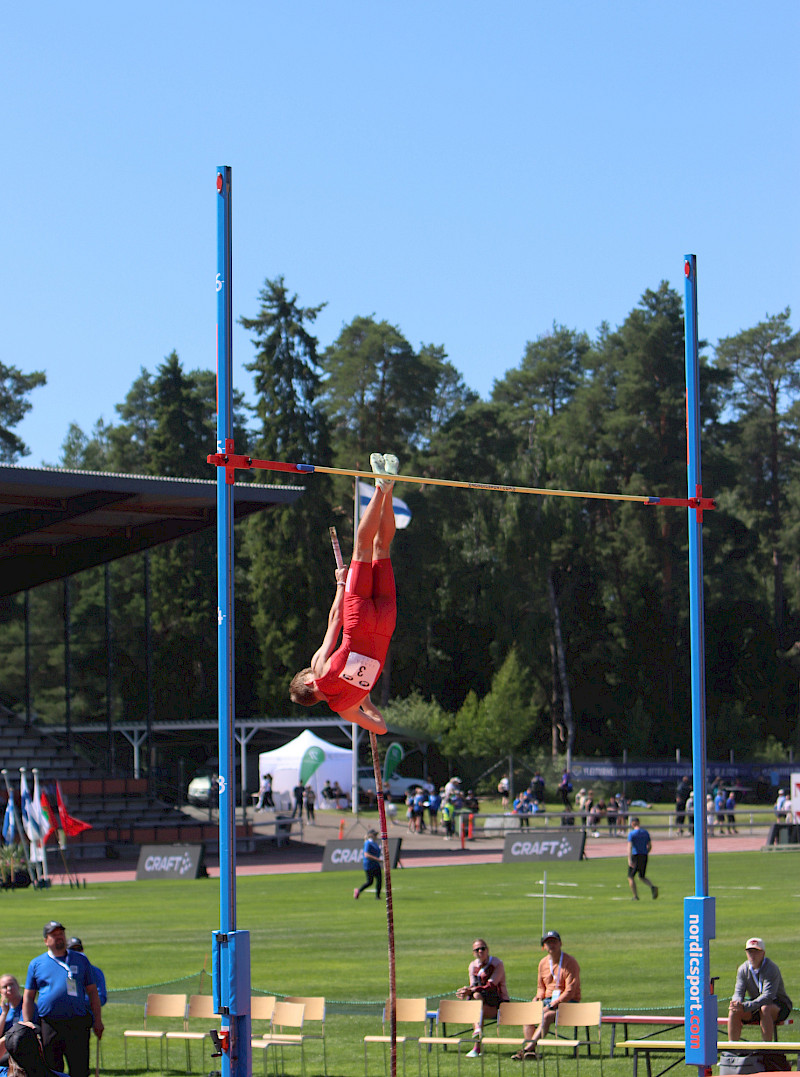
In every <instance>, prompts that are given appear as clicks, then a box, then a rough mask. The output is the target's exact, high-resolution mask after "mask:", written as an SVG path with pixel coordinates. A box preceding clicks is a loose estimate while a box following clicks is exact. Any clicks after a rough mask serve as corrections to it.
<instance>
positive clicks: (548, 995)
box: [511, 931, 581, 1061]
mask: <svg viewBox="0 0 800 1077" xmlns="http://www.w3.org/2000/svg"><path fill="white" fill-rule="evenodd" d="M542 947H543V948H544V949H545V950H546V951H547V956H546V957H543V958H542V960H541V961H540V962H539V974H538V978H537V983H536V996H535V999H534V1001H536V999H541V1000H542V1002H543V1004H544V1005H543V1009H542V1023H541V1024H540V1025H539V1027H538V1028H536V1027H535V1026H534V1025H525V1027H524V1028H523V1030H522V1034H523V1036H524V1037H525V1043H524V1044H523V1046H522V1049H521V1050H519V1051H517V1053H516V1054H514V1055H512V1056H511V1057H512V1058H515V1059H517V1060H518V1061H519V1060H521V1059H523V1058H536V1044H537V1043H538V1042H539V1040H540V1039H541V1038H542V1036H545V1035H547V1030H548V1029H549V1028H550V1026H551V1025H552V1024H553V1022H554V1021H555V1019H556V1014H557V1012H558V1007H559V1006H560V1005H561V1003H562V1002H580V1000H581V970H580V966H579V964H578V962H577V961H576V960H575V958H574V957H570V955H569V954H567V953H564V951H563V950H562V949H561V936H560V935H559V933H558V932H557V931H546V932H545V934H544V935H543V936H542Z"/></svg>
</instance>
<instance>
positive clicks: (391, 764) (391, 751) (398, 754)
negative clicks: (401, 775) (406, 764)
mask: <svg viewBox="0 0 800 1077" xmlns="http://www.w3.org/2000/svg"><path fill="white" fill-rule="evenodd" d="M404 755H405V752H404V751H403V746H402V744H398V743H397V741H394V742H393V743H392V744H390V745H389V747H388V748H387V749H386V756H385V758H384V760H383V780H384V781H385V782H387V783H388V781H389V779H390V778H391V776H392V775H393V774H394V772H395V771H396V770H397V768H398V767H399V766H400V764H401V763H402V762H403V756H404Z"/></svg>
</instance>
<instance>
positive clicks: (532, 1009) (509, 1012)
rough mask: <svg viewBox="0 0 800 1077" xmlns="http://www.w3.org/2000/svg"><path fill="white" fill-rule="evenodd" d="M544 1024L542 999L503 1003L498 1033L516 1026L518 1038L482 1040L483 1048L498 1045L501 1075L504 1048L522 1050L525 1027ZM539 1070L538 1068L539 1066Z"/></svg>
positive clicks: (500, 1037) (499, 1015)
mask: <svg viewBox="0 0 800 1077" xmlns="http://www.w3.org/2000/svg"><path fill="white" fill-rule="evenodd" d="M541 1023H542V1002H541V999H534V1001H533V1002H501V1003H500V1009H499V1010H498V1011H497V1029H498V1033H499V1030H500V1029H501V1028H508V1027H509V1026H515V1027H517V1028H519V1035H517V1036H501V1035H497V1036H483V1037H482V1039H481V1046H482V1047H484V1046H485V1047H490V1046H494V1045H495V1044H497V1072H498V1074H499V1073H500V1051H501V1049H502V1048H512V1047H513V1048H517V1049H520V1048H522V1047H524V1046H525V1036H524V1034H523V1026H524V1025H540V1024H541ZM537 1069H538V1066H537ZM520 1072H521V1073H524V1072H525V1059H524V1058H523V1060H522V1069H521V1071H520Z"/></svg>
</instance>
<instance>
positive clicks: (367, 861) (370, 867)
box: [353, 830, 383, 901]
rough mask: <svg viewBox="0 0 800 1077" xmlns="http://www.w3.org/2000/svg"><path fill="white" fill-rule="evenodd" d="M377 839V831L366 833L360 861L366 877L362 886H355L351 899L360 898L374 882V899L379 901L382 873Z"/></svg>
mask: <svg viewBox="0 0 800 1077" xmlns="http://www.w3.org/2000/svg"><path fill="white" fill-rule="evenodd" d="M377 837H378V831H377V830H368V831H367V840H366V841H365V842H364V852H363V856H362V860H361V863H362V864H363V866H364V871H365V873H366V876H367V881H366V882H365V883H364V884H363V885H362V886H357V887H356V888H355V890H354V891H353V897H354V898H355V899H356V900H358V898H360V897H361V894H362V893H363V891H364V890H366V889H367V887H368V886H372V883H373V881H374V882H375V888H376V891H375V897H376V898H377V899H378V901H380V897H381V883H382V881H383V872H382V871H381V847H380V845H379V844H378V842H377V840H376V839H377Z"/></svg>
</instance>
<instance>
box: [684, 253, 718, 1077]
mask: <svg viewBox="0 0 800 1077" xmlns="http://www.w3.org/2000/svg"><path fill="white" fill-rule="evenodd" d="M683 268H684V278H685V282H686V312H685V341H686V447H687V453H686V473H687V482H688V487H689V496H690V497H695V496H698V497H701V496H702V492H703V480H702V475H701V466H700V463H701V461H700V363H699V358H698V336H697V260H696V258H695V256H694V255H693V254H687V255H686V256H685V258H684V267H683ZM687 517H688V523H689V633H690V638H691V667H692V668H691V687H692V776H693V780H694V820H695V825H694V874H695V895H694V897H687V898H685V899H684V1005H685V1018H686V1024H685V1045H686V1064H687V1065H688V1066H697V1068H698V1069H697V1072H698V1077H704V1074H705V1072H706V1068H707V1067H708V1066H713V1065H714V1064H715V1063H716V1061H717V997H716V995H713V994H712V992H711V973H710V960H709V940H710V939H712V938H714V935H715V933H716V925H715V906H714V899H713V898H712V897H709V896H708V835H707V834H706V827H705V817H706V810H705V808H706V766H707V759H706V685H705V630H704V610H703V509H702V508H690V509H688V510H687Z"/></svg>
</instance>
